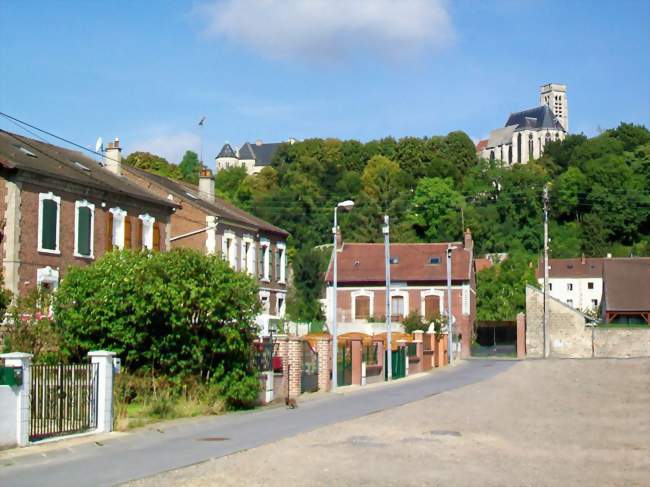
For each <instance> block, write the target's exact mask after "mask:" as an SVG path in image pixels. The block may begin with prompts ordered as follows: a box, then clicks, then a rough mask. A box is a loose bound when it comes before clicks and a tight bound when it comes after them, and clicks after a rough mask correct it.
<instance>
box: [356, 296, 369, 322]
mask: <svg viewBox="0 0 650 487" xmlns="http://www.w3.org/2000/svg"><path fill="white" fill-rule="evenodd" d="M369 317H370V296H357V297H356V298H354V319H355V320H367V319H368V318H369Z"/></svg>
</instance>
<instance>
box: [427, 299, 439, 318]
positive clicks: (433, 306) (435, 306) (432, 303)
mask: <svg viewBox="0 0 650 487" xmlns="http://www.w3.org/2000/svg"><path fill="white" fill-rule="evenodd" d="M424 317H425V319H427V320H432V319H434V318H439V317H440V296H425V297H424Z"/></svg>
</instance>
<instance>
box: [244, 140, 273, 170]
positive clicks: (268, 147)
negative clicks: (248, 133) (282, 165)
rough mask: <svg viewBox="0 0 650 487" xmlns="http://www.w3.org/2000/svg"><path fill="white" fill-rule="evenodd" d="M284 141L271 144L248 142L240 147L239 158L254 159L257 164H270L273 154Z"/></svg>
mask: <svg viewBox="0 0 650 487" xmlns="http://www.w3.org/2000/svg"><path fill="white" fill-rule="evenodd" d="M281 145H282V142H273V143H269V144H251V143H250V142H246V143H245V144H244V145H242V146H241V148H240V149H239V159H253V160H255V165H256V166H270V165H271V162H273V156H274V155H275V153H276V152H277V151H278V149H279V148H280V146H281Z"/></svg>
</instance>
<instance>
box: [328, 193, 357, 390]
mask: <svg viewBox="0 0 650 487" xmlns="http://www.w3.org/2000/svg"><path fill="white" fill-rule="evenodd" d="M353 207H354V201H352V200H345V201H341V202H340V203H339V204H337V205H336V206H335V207H334V226H333V227H332V234H333V235H334V249H333V250H332V252H333V254H332V255H333V257H332V262H333V264H332V265H333V267H334V271H333V274H334V277H333V279H332V281H333V282H332V287H333V291H334V294H333V296H332V391H335V390H336V386H337V385H338V384H337V382H338V370H337V360H338V351H339V350H338V335H337V329H336V325H337V323H336V294H337V289H336V287H337V282H336V281H337V272H338V269H337V265H336V254H337V253H338V251H337V241H336V240H337V239H336V237H337V233H338V232H337V230H338V221H337V210H338V209H339V208H341V209H342V210H344V211H350V210H351V209H352V208H353Z"/></svg>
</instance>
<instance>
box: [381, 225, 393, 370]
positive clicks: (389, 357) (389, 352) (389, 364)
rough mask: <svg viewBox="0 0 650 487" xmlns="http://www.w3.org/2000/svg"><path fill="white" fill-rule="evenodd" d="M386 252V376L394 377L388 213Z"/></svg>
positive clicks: (383, 229)
mask: <svg viewBox="0 0 650 487" xmlns="http://www.w3.org/2000/svg"><path fill="white" fill-rule="evenodd" d="M382 232H383V234H384V253H385V258H386V371H387V373H386V377H388V380H392V379H393V348H392V345H391V338H392V337H391V333H392V332H391V323H390V313H391V310H390V237H389V232H390V226H389V218H388V215H384V226H383V227H382Z"/></svg>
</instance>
